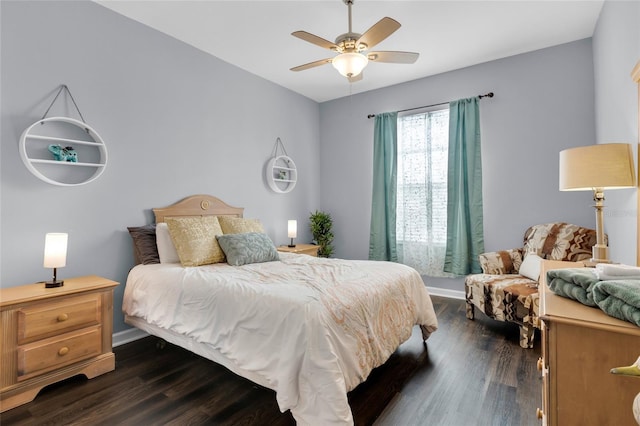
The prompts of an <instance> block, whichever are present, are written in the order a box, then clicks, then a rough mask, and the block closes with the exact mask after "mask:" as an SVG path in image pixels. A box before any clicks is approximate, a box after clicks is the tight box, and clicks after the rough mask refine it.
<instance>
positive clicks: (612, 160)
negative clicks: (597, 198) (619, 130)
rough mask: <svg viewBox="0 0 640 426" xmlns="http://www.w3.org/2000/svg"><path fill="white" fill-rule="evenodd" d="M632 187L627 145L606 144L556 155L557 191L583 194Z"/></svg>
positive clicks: (633, 182) (574, 149)
mask: <svg viewBox="0 0 640 426" xmlns="http://www.w3.org/2000/svg"><path fill="white" fill-rule="evenodd" d="M634 186H635V172H634V167H633V156H632V152H631V145H630V144H626V143H608V144H598V145H589V146H581V147H578V148H571V149H565V150H564V151H561V152H560V190H561V191H586V190H593V189H595V188H602V189H615V188H629V187H634Z"/></svg>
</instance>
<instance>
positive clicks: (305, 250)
mask: <svg viewBox="0 0 640 426" xmlns="http://www.w3.org/2000/svg"><path fill="white" fill-rule="evenodd" d="M319 248H320V246H317V245H314V244H296V246H295V247H289V246H279V247H278V251H281V252H285V253H297V254H307V255H309V256H313V257H318V249H319Z"/></svg>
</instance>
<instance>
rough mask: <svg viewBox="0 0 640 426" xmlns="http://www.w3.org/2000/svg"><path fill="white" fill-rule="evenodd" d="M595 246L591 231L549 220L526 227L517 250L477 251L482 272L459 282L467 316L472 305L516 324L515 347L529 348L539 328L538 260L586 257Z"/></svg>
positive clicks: (473, 310)
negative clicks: (517, 327)
mask: <svg viewBox="0 0 640 426" xmlns="http://www.w3.org/2000/svg"><path fill="white" fill-rule="evenodd" d="M605 237H606V236H605ZM595 244H596V231H595V230H593V229H587V228H583V227H581V226H577V225H572V224H568V223H564V222H554V223H546V224H542V225H535V226H532V227H530V228H529V229H527V231H526V232H525V233H524V246H523V247H522V248H516V249H511V250H504V251H497V252H488V253H482V254H481V255H480V256H479V261H480V266H481V267H482V272H483V273H482V274H474V275H468V276H467V277H466V278H465V281H464V287H465V298H466V302H467V318H469V319H474V317H475V308H477V309H479V310H480V311H481V312H483V313H484V314H485V315H487V316H488V317H490V318H493V319H495V320H498V321H507V322H514V323H516V324H518V325H519V326H520V346H521V347H523V348H532V347H533V337H534V330H535V329H536V328H539V320H538V312H539V307H540V303H539V298H538V277H539V274H540V261H541V260H542V259H551V260H563V261H572V262H579V261H583V260H587V259H590V258H591V247H592V246H593V245H595Z"/></svg>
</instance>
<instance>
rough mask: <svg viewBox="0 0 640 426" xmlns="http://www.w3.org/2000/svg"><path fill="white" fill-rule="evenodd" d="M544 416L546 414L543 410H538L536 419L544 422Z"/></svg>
mask: <svg viewBox="0 0 640 426" xmlns="http://www.w3.org/2000/svg"><path fill="white" fill-rule="evenodd" d="M543 415H544V412H543V411H542V410H541V409H539V408H536V417H537V418H538V419H540V420H542V416H543Z"/></svg>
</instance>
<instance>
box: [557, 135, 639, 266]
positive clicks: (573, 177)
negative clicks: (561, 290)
mask: <svg viewBox="0 0 640 426" xmlns="http://www.w3.org/2000/svg"><path fill="white" fill-rule="evenodd" d="M632 187H635V172H634V168H633V156H632V153H631V145H630V144H625V143H609V144H597V145H589V146H581V147H578V148H571V149H565V150H564V151H561V152H560V191H593V201H595V203H596V204H595V206H594V207H595V209H596V245H595V246H593V249H592V256H593V258H592V259H591V261H592V262H595V263H609V262H610V260H609V248H608V247H607V244H606V242H605V240H604V213H603V209H604V190H605V189H619V188H632Z"/></svg>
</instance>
